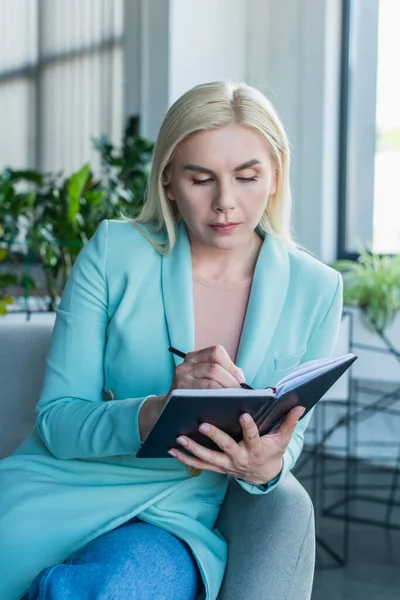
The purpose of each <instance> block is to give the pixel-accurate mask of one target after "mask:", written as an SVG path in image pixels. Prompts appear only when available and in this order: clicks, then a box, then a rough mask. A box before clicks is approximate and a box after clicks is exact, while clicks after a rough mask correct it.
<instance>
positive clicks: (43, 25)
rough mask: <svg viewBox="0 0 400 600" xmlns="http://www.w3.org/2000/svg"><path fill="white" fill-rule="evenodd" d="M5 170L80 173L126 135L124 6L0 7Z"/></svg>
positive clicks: (95, 0) (97, 1) (32, 0)
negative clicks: (101, 138)
mask: <svg viewBox="0 0 400 600" xmlns="http://www.w3.org/2000/svg"><path fill="white" fill-rule="evenodd" d="M0 22H1V24H2V33H1V38H2V39H1V41H0V114H1V120H0V169H2V168H4V167H5V166H10V167H12V168H36V169H41V170H46V171H56V172H59V171H64V172H65V173H66V174H68V173H70V172H71V171H73V170H76V169H78V168H79V167H80V166H82V164H83V163H85V162H86V161H88V160H90V161H91V163H92V165H93V166H94V167H96V165H97V161H98V160H99V159H98V156H97V153H96V152H95V151H94V150H93V147H92V137H93V136H98V135H100V134H102V133H105V134H107V135H108V136H109V137H110V138H111V139H112V141H113V142H115V143H119V142H120V139H121V134H122V130H123V123H122V119H123V110H122V102H123V49H122V37H123V36H122V34H123V0H112V1H110V0H67V1H65V0H0Z"/></svg>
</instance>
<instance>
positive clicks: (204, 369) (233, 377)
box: [168, 346, 245, 395]
mask: <svg viewBox="0 0 400 600" xmlns="http://www.w3.org/2000/svg"><path fill="white" fill-rule="evenodd" d="M241 383H245V378H244V376H243V371H242V370H241V369H239V367H237V366H236V365H235V363H234V362H232V360H231V359H230V357H229V354H228V353H227V351H226V350H225V348H224V347H223V346H210V347H209V348H203V349H202V350H196V351H194V352H189V353H188V354H187V355H186V357H185V360H184V361H183V363H181V364H180V365H178V366H177V367H176V369H175V373H174V378H173V381H172V385H171V388H170V390H169V392H168V395H169V394H170V393H171V392H172V390H176V389H217V388H238V387H240V384H241Z"/></svg>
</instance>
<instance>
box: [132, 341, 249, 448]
mask: <svg viewBox="0 0 400 600" xmlns="http://www.w3.org/2000/svg"><path fill="white" fill-rule="evenodd" d="M244 381H245V379H244V377H243V372H242V371H241V370H240V369H239V368H238V367H237V366H236V365H235V363H233V362H232V361H231V359H230V358H229V354H228V353H227V351H226V350H225V348H224V347H223V346H211V347H210V348H203V349H202V350H198V351H196V352H189V354H187V355H186V357H185V360H184V361H183V363H182V364H180V365H179V366H178V367H176V369H175V373H174V378H173V380H172V385H171V388H170V390H169V392H168V394H167V395H166V396H153V397H151V398H149V399H148V400H147V401H146V402H145V403H144V404H143V406H142V408H141V411H140V414H139V435H140V439H141V441H142V442H144V441H145V440H146V438H147V436H148V435H149V433H150V431H151V430H152V429H153V427H154V425H155V424H156V422H157V421H158V418H159V416H160V414H161V413H162V411H163V409H164V406H165V404H166V402H167V400H168V397H169V395H170V393H171V392H172V390H176V389H182V388H191V389H193V388H195V389H199V388H205V389H216V388H222V387H223V388H234V387H240V384H241V383H244Z"/></svg>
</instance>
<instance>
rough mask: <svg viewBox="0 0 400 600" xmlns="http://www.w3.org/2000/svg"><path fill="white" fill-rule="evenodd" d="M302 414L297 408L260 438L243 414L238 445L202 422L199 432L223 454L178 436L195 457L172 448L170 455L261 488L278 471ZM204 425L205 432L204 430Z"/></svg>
mask: <svg viewBox="0 0 400 600" xmlns="http://www.w3.org/2000/svg"><path fill="white" fill-rule="evenodd" d="M304 411H305V408H304V407H302V406H296V407H295V408H293V409H292V410H291V411H290V412H289V413H288V414H287V416H286V418H285V420H284V421H283V422H282V423H281V425H280V426H279V428H278V429H277V430H276V431H274V432H273V433H269V434H267V435H263V436H262V437H260V435H259V432H258V428H257V425H256V424H255V422H254V420H253V419H252V418H251V416H250V415H247V416H246V414H244V415H242V416H241V418H240V424H241V426H242V431H243V440H242V441H241V442H239V443H237V442H235V440H233V439H232V438H231V437H230V436H229V435H227V434H226V433H224V432H223V431H221V430H220V429H218V428H217V427H214V426H213V425H209V424H208V423H203V424H202V425H200V427H199V430H200V431H201V432H202V433H204V434H205V435H207V436H208V437H209V438H211V439H212V440H213V441H214V442H215V443H216V444H217V446H219V447H220V448H221V450H222V451H223V452H218V451H214V450H209V449H208V448H205V447H204V446H201V445H200V444H197V443H196V442H194V441H193V440H191V439H190V438H188V437H186V436H180V437H179V438H177V442H178V444H181V445H182V446H184V447H185V448H186V449H187V450H189V451H190V452H191V453H192V454H193V455H194V456H193V457H192V456H188V455H186V454H185V453H183V452H181V451H180V450H176V449H175V448H174V449H172V450H170V451H169V454H171V456H175V457H176V458H177V459H178V460H179V461H180V462H182V463H183V464H185V465H188V466H190V467H195V468H197V469H205V470H207V471H215V472H216V473H225V474H227V475H232V476H233V477H237V478H238V479H242V480H244V481H246V482H247V483H250V484H253V485H262V484H264V483H267V482H268V481H271V480H272V479H274V477H276V476H277V475H279V473H280V472H281V470H282V457H283V455H284V453H285V450H286V448H287V446H288V444H289V442H290V440H291V438H292V435H293V432H294V430H295V427H296V425H297V423H298V421H299V419H300V417H301V416H302V414H303V413H304ZM204 426H205V427H206V428H208V430H206V429H203V428H204Z"/></svg>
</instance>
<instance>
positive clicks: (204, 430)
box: [199, 423, 211, 433]
mask: <svg viewBox="0 0 400 600" xmlns="http://www.w3.org/2000/svg"><path fill="white" fill-rule="evenodd" d="M199 430H200V431H201V432H202V433H209V432H210V431H211V427H210V426H209V425H207V423H203V424H202V425H200V427H199Z"/></svg>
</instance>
